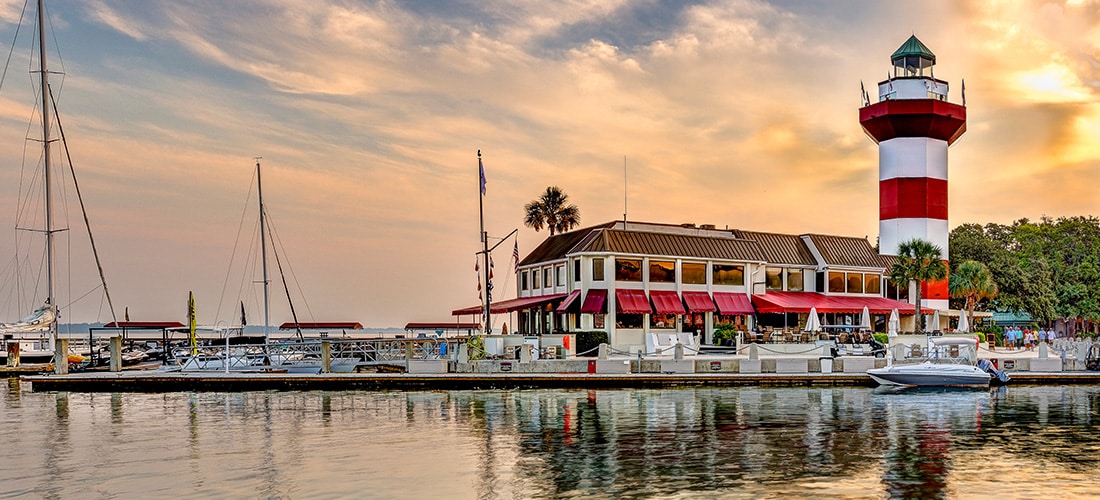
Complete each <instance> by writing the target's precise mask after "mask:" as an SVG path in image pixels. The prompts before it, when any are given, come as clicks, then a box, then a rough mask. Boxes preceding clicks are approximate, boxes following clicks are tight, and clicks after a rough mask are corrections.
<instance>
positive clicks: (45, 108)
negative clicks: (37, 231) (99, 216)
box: [38, 0, 58, 346]
mask: <svg viewBox="0 0 1100 500" xmlns="http://www.w3.org/2000/svg"><path fill="white" fill-rule="evenodd" d="M38 71H39V75H38V77H39V83H40V84H41V88H40V89H39V91H40V92H41V94H42V109H41V111H42V161H43V164H42V168H43V179H44V180H45V184H46V303H47V304H49V306H50V308H51V309H52V310H53V312H54V318H55V319H54V321H53V322H51V323H50V330H49V342H50V345H51V346H52V345H53V342H54V338H56V337H57V318H58V314H57V304H55V303H54V302H55V300H54V284H53V232H54V231H53V183H52V182H51V180H50V177H51V176H50V170H52V169H51V167H50V112H49V110H50V93H49V91H48V90H47V89H49V88H50V81H49V72H48V71H46V12H45V6H44V0H38Z"/></svg>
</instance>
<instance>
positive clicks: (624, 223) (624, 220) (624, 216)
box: [623, 155, 626, 229]
mask: <svg viewBox="0 0 1100 500" xmlns="http://www.w3.org/2000/svg"><path fill="white" fill-rule="evenodd" d="M623 229H626V155H623Z"/></svg>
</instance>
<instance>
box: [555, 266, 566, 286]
mask: <svg viewBox="0 0 1100 500" xmlns="http://www.w3.org/2000/svg"><path fill="white" fill-rule="evenodd" d="M554 270H555V271H557V273H556V274H557V277H556V278H555V281H554V285H556V286H565V264H562V265H559V266H558V267H557V268H555V269H554Z"/></svg>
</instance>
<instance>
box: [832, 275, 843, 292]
mask: <svg viewBox="0 0 1100 500" xmlns="http://www.w3.org/2000/svg"><path fill="white" fill-rule="evenodd" d="M829 293H844V273H837V272H829Z"/></svg>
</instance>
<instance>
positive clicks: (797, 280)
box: [787, 269, 805, 292]
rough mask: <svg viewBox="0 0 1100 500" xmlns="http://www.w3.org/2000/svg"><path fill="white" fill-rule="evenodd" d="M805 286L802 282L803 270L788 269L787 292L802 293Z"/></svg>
mask: <svg viewBox="0 0 1100 500" xmlns="http://www.w3.org/2000/svg"><path fill="white" fill-rule="evenodd" d="M803 286H805V285H804V284H803V281H802V270H801V269H787V290H788V291H791V292H801V291H802V287H803Z"/></svg>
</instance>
